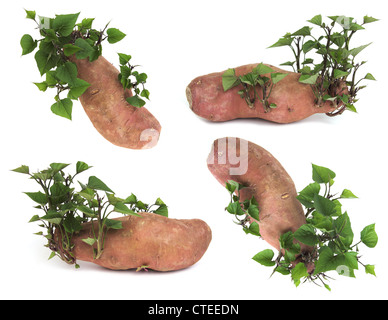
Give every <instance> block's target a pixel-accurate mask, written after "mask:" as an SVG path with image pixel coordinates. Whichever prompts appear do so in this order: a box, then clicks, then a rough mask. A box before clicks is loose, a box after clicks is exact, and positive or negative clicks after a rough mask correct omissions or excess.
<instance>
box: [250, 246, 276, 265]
mask: <svg viewBox="0 0 388 320" xmlns="http://www.w3.org/2000/svg"><path fill="white" fill-rule="evenodd" d="M274 256H275V253H274V252H273V251H272V250H271V249H266V250H263V251H261V252H259V253H258V254H256V255H255V256H254V257H253V258H252V259H253V260H255V261H256V262H258V263H260V264H261V265H263V266H266V267H272V266H274V265H275V264H276V262H275V261H272V259H273V257H274Z"/></svg>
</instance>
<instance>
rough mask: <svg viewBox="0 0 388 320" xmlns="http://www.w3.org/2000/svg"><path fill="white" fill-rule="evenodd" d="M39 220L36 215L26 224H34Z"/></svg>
mask: <svg viewBox="0 0 388 320" xmlns="http://www.w3.org/2000/svg"><path fill="white" fill-rule="evenodd" d="M39 220H40V217H39V216H38V215H37V214H36V215H34V216H33V217H32V218H31V219H30V221H28V222H36V221H39Z"/></svg>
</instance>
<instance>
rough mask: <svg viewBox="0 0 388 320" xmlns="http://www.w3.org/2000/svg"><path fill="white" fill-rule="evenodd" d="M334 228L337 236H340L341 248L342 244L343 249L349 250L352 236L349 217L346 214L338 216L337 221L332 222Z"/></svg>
mask: <svg viewBox="0 0 388 320" xmlns="http://www.w3.org/2000/svg"><path fill="white" fill-rule="evenodd" d="M334 226H335V228H336V232H337V235H338V236H340V240H341V247H342V244H343V245H344V246H345V248H343V249H345V250H348V249H350V246H351V245H352V243H353V238H354V234H353V230H352V226H351V223H350V219H349V215H348V214H347V213H346V212H345V213H344V214H342V215H340V216H339V217H338V219H336V220H335V221H334Z"/></svg>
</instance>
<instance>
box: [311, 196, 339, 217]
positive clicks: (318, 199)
mask: <svg viewBox="0 0 388 320" xmlns="http://www.w3.org/2000/svg"><path fill="white" fill-rule="evenodd" d="M314 207H315V209H316V210H317V212H318V213H320V214H323V215H324V216H327V217H329V216H331V215H335V214H336V213H337V206H336V204H335V203H334V202H333V201H331V200H330V199H327V198H325V197H322V196H320V195H318V194H316V195H315V196H314Z"/></svg>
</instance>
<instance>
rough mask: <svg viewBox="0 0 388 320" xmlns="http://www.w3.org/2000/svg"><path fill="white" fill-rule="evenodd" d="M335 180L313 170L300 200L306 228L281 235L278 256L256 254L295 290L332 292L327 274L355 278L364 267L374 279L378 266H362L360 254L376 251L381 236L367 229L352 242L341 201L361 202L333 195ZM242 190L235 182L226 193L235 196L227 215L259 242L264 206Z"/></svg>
mask: <svg viewBox="0 0 388 320" xmlns="http://www.w3.org/2000/svg"><path fill="white" fill-rule="evenodd" d="M335 177H336V174H335V173H334V172H333V171H332V170H330V169H328V168H325V167H321V166H317V165H314V164H313V165H312V178H313V182H312V183H310V184H309V185H308V186H307V187H306V188H304V189H303V190H302V191H300V192H299V194H298V196H297V199H298V200H299V202H300V203H301V204H302V205H303V206H304V207H305V215H306V220H307V223H306V224H304V225H302V226H301V227H300V228H299V229H298V230H296V231H295V232H291V231H290V232H287V233H285V234H283V235H281V237H280V239H279V244H280V248H281V251H280V252H279V253H278V254H277V255H275V252H274V251H273V250H272V249H266V250H263V251H261V252H259V253H257V254H256V255H255V256H254V257H253V260H254V261H256V262H258V263H260V264H261V265H263V266H267V267H275V268H274V270H273V273H275V272H277V273H280V274H282V275H290V276H291V278H292V280H293V282H294V284H295V285H296V286H299V285H300V284H301V283H302V282H305V281H312V282H314V283H315V284H318V285H323V286H324V287H325V288H327V289H328V290H331V289H330V287H329V285H328V283H327V280H328V279H329V277H328V275H327V273H328V272H337V274H339V275H342V276H348V277H354V278H355V270H358V269H359V268H360V266H361V267H363V268H364V270H365V272H366V273H367V274H371V275H374V276H376V274H375V266H374V265H370V264H365V263H363V262H362V261H361V256H360V251H359V248H360V246H361V245H364V246H366V247H368V248H374V247H376V245H377V243H378V236H377V233H376V231H375V224H370V225H368V226H366V227H365V228H364V229H363V230H362V231H361V233H360V240H358V241H355V240H354V238H355V236H354V232H353V229H352V226H351V222H350V218H349V214H348V213H347V212H346V211H343V208H342V201H343V200H345V199H357V196H356V195H354V193H353V192H352V191H350V190H348V189H344V190H343V191H342V192H341V193H340V194H334V193H333V192H332V187H333V184H334V179H335ZM243 188H244V186H243V185H242V184H240V183H238V182H236V181H228V182H227V183H226V189H227V190H228V192H229V193H230V195H231V201H230V203H229V205H228V207H227V208H226V210H227V211H228V212H229V213H231V214H234V215H235V216H236V218H237V221H238V224H240V225H242V226H243V229H244V231H245V232H246V233H250V234H254V235H256V236H260V231H259V224H258V223H257V222H260V220H259V213H260V212H259V206H260V204H258V203H257V201H256V200H255V199H254V198H252V199H249V200H244V201H242V200H241V197H240V190H242V189H243ZM247 224H249V227H247ZM252 225H253V227H252ZM251 228H252V230H251ZM301 243H302V244H305V245H307V246H310V247H311V248H312V251H311V252H310V253H305V252H302V251H301V246H300V244H301ZM308 265H313V268H312V269H313V270H312V271H311V270H310V271H309V269H308V268H307V266H308Z"/></svg>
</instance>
